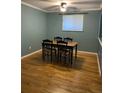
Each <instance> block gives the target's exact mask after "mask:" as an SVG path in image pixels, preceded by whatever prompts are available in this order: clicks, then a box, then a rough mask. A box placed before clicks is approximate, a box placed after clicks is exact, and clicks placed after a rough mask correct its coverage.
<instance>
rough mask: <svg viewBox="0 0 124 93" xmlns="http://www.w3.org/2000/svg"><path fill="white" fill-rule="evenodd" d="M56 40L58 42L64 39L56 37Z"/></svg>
mask: <svg viewBox="0 0 124 93" xmlns="http://www.w3.org/2000/svg"><path fill="white" fill-rule="evenodd" d="M54 40H56V41H62V37H60V36H56V37H54Z"/></svg>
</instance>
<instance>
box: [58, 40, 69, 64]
mask: <svg viewBox="0 0 124 93" xmlns="http://www.w3.org/2000/svg"><path fill="white" fill-rule="evenodd" d="M67 44H68V43H67V42H65V41H57V46H58V61H62V59H64V62H66V61H67V60H69V61H70V50H69V47H68V46H67Z"/></svg>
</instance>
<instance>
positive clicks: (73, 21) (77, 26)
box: [62, 15, 83, 31]
mask: <svg viewBox="0 0 124 93" xmlns="http://www.w3.org/2000/svg"><path fill="white" fill-rule="evenodd" d="M62 30H63V31H83V15H63V26H62Z"/></svg>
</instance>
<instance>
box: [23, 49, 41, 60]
mask: <svg viewBox="0 0 124 93" xmlns="http://www.w3.org/2000/svg"><path fill="white" fill-rule="evenodd" d="M40 51H42V49H39V50H37V51H34V52H32V53H30V54H27V55H25V56H22V57H21V59H23V58H26V57H28V56H31V55H33V54H35V53H37V52H40Z"/></svg>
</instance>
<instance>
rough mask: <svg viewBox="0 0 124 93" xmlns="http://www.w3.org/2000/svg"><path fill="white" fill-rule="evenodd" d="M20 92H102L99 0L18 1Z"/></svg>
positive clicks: (100, 5) (100, 11) (100, 9)
mask: <svg viewBox="0 0 124 93" xmlns="http://www.w3.org/2000/svg"><path fill="white" fill-rule="evenodd" d="M21 93H102V0H21Z"/></svg>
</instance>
